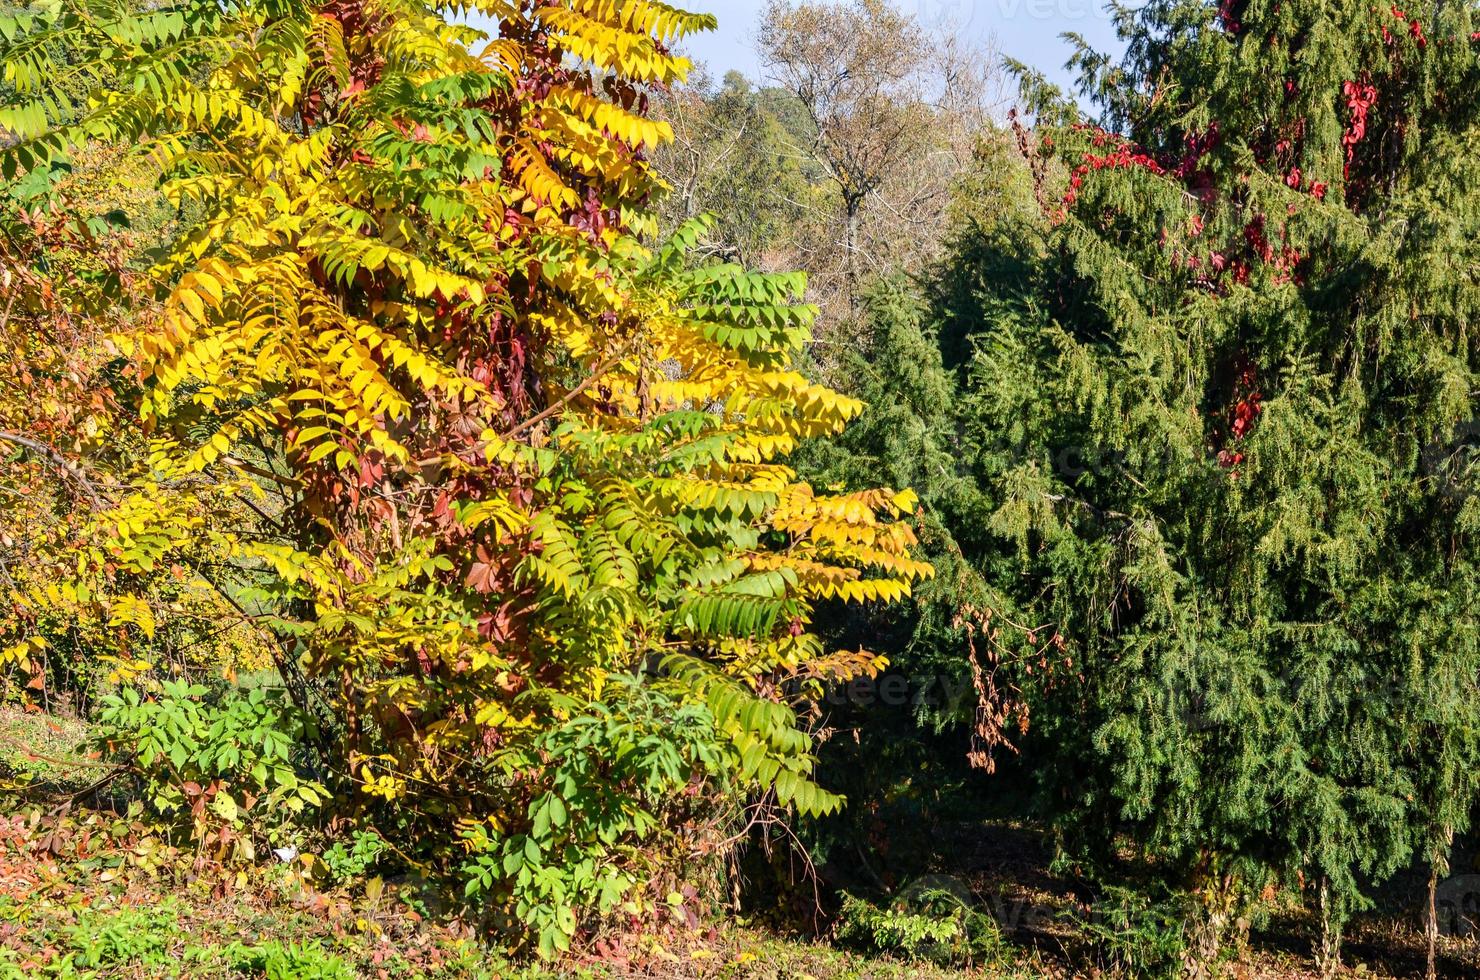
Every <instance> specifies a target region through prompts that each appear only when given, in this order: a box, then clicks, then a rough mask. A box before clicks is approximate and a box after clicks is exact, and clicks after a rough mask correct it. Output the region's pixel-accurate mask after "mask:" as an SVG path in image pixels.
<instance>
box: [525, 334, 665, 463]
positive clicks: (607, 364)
mask: <svg viewBox="0 0 1480 980" xmlns="http://www.w3.org/2000/svg"><path fill="white" fill-rule="evenodd" d="M636 343H637V339H636V338H633V339H632V340H629V341H628V342H627V343H626V344H623V345H622V348H621V349H620V350H618V351H617V352H616V353H615V354H613V355H611V356H610V357H608V358H607V359H606V360H604V361H602V362H601V363H600V364H598V365H596V367H595V368H593V369H592V371H591V374H590V375H589V376H587V378H586V380H585V381H582V382H581V383H580V384H578V385H576V386H575V387H574V388H572V389H571V390H570V391H567V392H566V393H565V395H564V396H563V397H561V398H559V399H557V400H556V401H554V402H552V403H551V404H550V407H549V408H547V409H545V410H544V411H543V412H540V413H539V414H538V415H535V416H532V417H530V418H527V419H525V420H524V421H523V422H520V423H519V424H518V425H516V426H514V428H512V429H510V430H509V431H508V432H505V433H503V435H501V436H499V438H501V439H512V438H514V437H515V436H517V435H519V434H520V433H522V432H528V431H529V430H530V429H532V428H534V427H535V426H537V425H539V424H540V423H541V422H543V421H545V419H548V418H549V417H550V416H552V415H555V414H556V413H558V412H559V411H560V410H561V409H562V408H564V407H565V406H566V405H569V404H570V403H571V402H572V401H573V400H575V399H576V398H579V397H580V396H581V394H582V393H583V392H585V390H586V389H587V388H589V387H591V386H592V385H593V384H595V383H596V382H597V381H598V380H599V379H600V378H601V376H602V375H603V374H605V373H606V372H607V371H609V370H611V369H612V367H613V366H614V365H615V364H616V363H617V362H618V361H620V360H621V359H622V358H624V357H626V356H627V355H628V354H629V353H631V352H632V348H633V347H634V346H635V345H636Z"/></svg>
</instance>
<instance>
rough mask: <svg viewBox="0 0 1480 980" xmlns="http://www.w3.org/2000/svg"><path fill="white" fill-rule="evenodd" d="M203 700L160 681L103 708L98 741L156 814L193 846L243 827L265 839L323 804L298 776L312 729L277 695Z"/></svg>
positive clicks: (196, 690)
mask: <svg viewBox="0 0 1480 980" xmlns="http://www.w3.org/2000/svg"><path fill="white" fill-rule="evenodd" d="M208 694H209V690H208V689H207V688H206V687H204V686H201V685H199V684H189V683H186V682H184V681H166V682H164V683H162V684H160V685H159V687H158V689H157V690H155V691H152V692H148V693H144V692H141V690H140V689H139V688H136V687H126V688H124V689H122V690H121V691H119V692H117V693H115V694H110V695H108V696H107V697H105V698H104V699H103V701H102V705H101V710H100V712H99V717H98V729H97V732H96V734H95V737H94V738H95V742H96V743H97V744H98V745H100V746H101V747H103V748H104V749H105V750H107V751H110V752H114V753H122V754H123V756H124V757H125V758H126V759H127V760H128V761H129V764H130V765H132V766H133V768H134V769H135V771H136V772H137V774H138V777H139V779H140V782H141V784H142V790H143V793H142V795H143V798H144V801H145V802H146V803H147V804H148V805H149V806H150V807H152V808H153V809H154V810H155V812H157V813H158V814H159V815H160V816H162V817H164V818H166V819H169V820H178V821H183V822H188V823H189V825H190V826H191V828H192V830H193V832H194V834H195V835H196V836H197V837H199V836H201V835H202V834H204V833H205V832H206V831H207V830H208V829H209V828H211V827H213V826H223V825H224V826H228V827H231V828H234V829H238V830H240V829H242V828H244V827H246V826H247V825H248V823H249V822H250V824H251V826H253V827H254V828H256V829H257V830H260V831H263V832H266V831H270V830H272V829H275V828H277V827H280V826H281V825H283V824H284V823H286V822H288V821H290V820H293V819H296V818H299V817H301V816H302V815H303V814H304V812H305V811H306V810H308V809H310V808H313V807H316V806H318V805H319V804H320V803H322V802H323V801H324V800H325V799H326V798H327V797H328V792H327V790H325V788H324V787H323V786H322V785H321V784H320V783H318V782H316V781H315V780H313V779H308V778H304V777H303V776H301V775H300V774H299V772H298V771H297V768H296V767H295V764H294V754H295V751H296V749H297V746H298V745H299V744H301V743H302V741H303V740H304V739H305V738H306V737H307V735H308V734H309V732H310V731H311V729H310V722H309V721H308V719H307V718H306V717H305V716H304V715H303V713H302V712H300V711H299V710H298V709H297V708H295V707H294V706H292V705H291V704H288V703H286V702H285V701H284V700H283V698H282V696H281V693H280V692H278V693H276V694H274V693H273V692H269V691H266V690H262V689H257V690H253V691H249V692H246V693H240V692H234V691H232V692H227V693H225V694H223V695H221V696H219V697H217V698H216V699H214V700H212V699H208V698H207V695H208ZM244 839H246V840H248V842H249V843H250V838H244ZM247 856H249V857H250V856H251V855H250V854H248V855H247Z"/></svg>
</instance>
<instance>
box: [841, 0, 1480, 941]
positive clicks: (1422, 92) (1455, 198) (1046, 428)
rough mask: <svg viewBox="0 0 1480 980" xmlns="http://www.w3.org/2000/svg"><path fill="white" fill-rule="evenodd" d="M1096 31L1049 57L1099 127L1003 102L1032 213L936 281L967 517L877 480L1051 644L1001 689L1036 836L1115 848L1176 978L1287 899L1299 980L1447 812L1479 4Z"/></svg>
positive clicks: (1149, 12) (1460, 761)
mask: <svg viewBox="0 0 1480 980" xmlns="http://www.w3.org/2000/svg"><path fill="white" fill-rule="evenodd" d="M1118 27H1119V31H1120V33H1121V36H1122V38H1123V40H1124V41H1125V42H1126V55H1125V57H1124V59H1123V60H1122V61H1120V62H1118V63H1116V62H1114V61H1112V60H1111V59H1108V58H1106V57H1103V56H1101V55H1098V54H1096V53H1095V52H1092V51H1089V50H1088V49H1085V50H1082V51H1081V52H1080V54H1079V55H1078V56H1077V57H1076V59H1075V61H1076V63H1077V64H1078V66H1079V67H1080V68H1082V69H1083V86H1084V94H1085V95H1086V96H1087V97H1089V98H1090V99H1091V100H1093V101H1095V102H1096V103H1097V105H1098V106H1099V108H1100V117H1099V124H1098V125H1092V124H1087V123H1085V122H1082V121H1080V120H1079V118H1078V113H1077V112H1076V110H1075V109H1074V108H1073V107H1072V106H1069V105H1067V104H1066V103H1065V102H1064V101H1063V100H1062V98H1061V97H1059V96H1058V94H1057V93H1055V92H1052V91H1050V90H1048V89H1047V88H1046V87H1045V86H1043V85H1042V84H1040V83H1038V82H1036V81H1035V80H1033V79H1031V78H1029V79H1027V81H1026V83H1025V86H1024V96H1025V101H1026V103H1027V104H1028V105H1029V106H1030V107H1031V108H1033V109H1034V110H1035V111H1036V116H1037V118H1036V120H1034V123H1035V125H1034V127H1033V128H1032V129H1030V128H1028V127H1027V126H1026V125H1023V124H1021V123H1018V124H1017V126H1016V133H1017V137H1018V140H1019V143H1020V146H1021V147H1022V149H1023V151H1024V156H1025V158H1026V160H1027V162H1028V164H1029V167H1030V170H1031V171H1032V173H1033V175H1034V181H1035V188H1034V199H1035V200H1036V201H1037V202H1038V203H1039V205H1040V206H1041V209H1042V211H1043V216H1044V219H1045V221H1044V223H1043V227H1042V229H1041V230H1040V231H1037V232H1034V231H1032V230H1031V229H1029V230H1028V232H1027V233H1026V234H1019V235H1014V236H1008V237H1007V238H1004V237H1003V236H1002V235H1001V234H1000V233H998V232H992V233H978V234H968V235H966V236H964V238H963V241H962V242H961V244H960V245H959V247H958V249H957V254H956V256H955V257H954V259H953V260H952V261H951V262H950V263H948V265H947V268H946V269H945V270H944V271H943V272H942V275H941V276H940V277H939V280H938V286H939V289H938V290H937V296H936V302H937V314H938V321H939V322H938V323H936V324H934V325H933V327H932V328H931V329H933V330H934V332H935V333H936V334H937V336H938V342H939V344H940V346H941V348H942V350H943V351H944V352H945V354H946V358H947V361H946V366H947V367H949V368H954V369H955V370H956V373H957V379H958V382H959V384H960V386H961V388H960V391H959V394H958V395H957V396H956V398H955V408H954V409H953V413H952V414H953V415H954V418H953V419H951V420H950V422H949V424H950V425H952V426H953V427H954V428H955V429H956V431H957V432H958V433H959V434H960V441H959V444H958V446H957V447H955V449H954V453H955V455H956V457H957V460H958V466H959V467H960V469H961V471H962V472H965V473H968V474H969V475H970V481H969V482H970V483H971V484H973V485H974V489H975V490H976V491H977V492H979V493H980V495H981V497H982V499H983V506H982V507H979V508H971V509H958V510H954V511H953V510H951V509H949V508H948V507H945V506H944V505H943V501H942V500H941V499H940V498H939V497H938V496H934V495H933V494H932V489H933V488H932V487H931V485H930V481H929V480H927V479H925V478H924V477H923V475H920V474H917V475H915V476H913V477H912V478H911V480H912V482H915V483H916V485H918V486H921V487H922V488H923V489H924V491H925V492H924V494H923V499H924V501H925V503H926V506H927V507H928V508H931V509H932V511H933V513H934V516H935V518H936V519H938V520H940V521H941V522H942V525H943V527H944V529H945V531H946V532H947V533H948V535H949V537H950V538H951V540H952V541H953V542H955V543H956V544H957V545H960V544H963V543H968V542H975V546H974V547H972V546H968V547H967V548H966V550H965V551H964V552H963V553H964V554H965V556H966V560H967V561H968V562H969V564H970V565H971V566H972V567H973V568H974V569H975V570H977V571H978V572H979V573H980V574H981V575H982V577H983V582H984V589H985V592H984V594H987V595H991V594H993V593H995V594H996V596H997V599H996V601H997V602H998V603H1000V605H999V607H998V609H997V613H998V615H999V617H1001V616H1002V615H1004V614H1010V615H1011V617H1012V618H1013V619H1014V620H1016V621H1019V622H1021V623H1022V624H1024V625H1025V626H1027V627H1030V628H1032V630H1033V633H1032V634H1030V635H1031V636H1032V639H1033V640H1034V641H1035V642H1036V643H1037V644H1038V647H1037V648H1035V649H1042V648H1043V643H1042V641H1043V640H1044V638H1045V637H1048V638H1050V639H1052V640H1053V642H1052V643H1051V644H1049V645H1048V648H1047V650H1046V651H1045V652H1044V653H1043V654H1041V655H1034V656H1029V657H1022V656H1020V657H1016V658H1006V659H1004V661H1003V663H1002V669H1004V670H1005V671H1007V675H1006V676H1005V677H1004V678H1003V680H1002V682H1001V684H1000V685H999V687H998V689H999V690H1005V689H1010V687H1011V686H1013V685H1016V686H1017V687H1018V688H1020V689H1021V690H1022V691H1023V692H1024V695H1025V696H1026V698H1027V699H1028V702H1029V709H1030V710H1029V715H1030V716H1031V718H1032V726H1031V734H1030V736H1029V744H1030V745H1031V751H1032V752H1033V753H1034V755H1035V766H1034V768H1035V771H1036V772H1037V773H1038V774H1039V779H1040V786H1041V789H1042V794H1043V796H1042V799H1043V803H1044V805H1045V808H1046V811H1047V812H1048V813H1049V814H1051V815H1052V816H1053V820H1054V823H1055V826H1056V829H1057V832H1058V837H1059V840H1060V842H1061V844H1062V846H1063V848H1064V849H1065V850H1066V852H1068V853H1069V854H1070V855H1071V856H1072V857H1074V858H1075V859H1076V860H1077V861H1078V862H1081V866H1082V867H1086V868H1096V867H1098V868H1100V869H1101V870H1109V869H1110V868H1111V867H1112V866H1113V865H1115V864H1117V863H1118V857H1119V856H1120V855H1123V854H1124V850H1123V848H1122V845H1123V844H1124V843H1125V842H1126V841H1130V842H1132V843H1133V844H1134V845H1135V850H1136V854H1137V857H1138V858H1139V859H1140V861H1141V862H1142V863H1143V864H1144V867H1146V868H1149V869H1151V870H1152V871H1153V872H1154V873H1155V874H1157V875H1159V876H1161V877H1162V878H1163V880H1164V881H1165V882H1166V883H1167V884H1169V885H1171V886H1173V887H1176V888H1179V889H1182V890H1183V893H1184V894H1185V895H1186V896H1187V897H1188V898H1189V900H1191V901H1192V902H1193V903H1194V904H1195V906H1196V907H1197V910H1198V914H1197V916H1196V918H1197V925H1198V927H1199V928H1198V929H1197V930H1196V935H1197V936H1198V937H1199V939H1200V941H1201V945H1200V949H1199V950H1197V952H1199V953H1201V954H1202V955H1203V956H1209V955H1212V953H1214V952H1216V950H1217V948H1218V946H1219V945H1220V943H1221V941H1222V939H1223V937H1224V936H1225V935H1226V932H1227V929H1228V927H1229V926H1230V924H1231V923H1233V922H1234V921H1236V918H1237V916H1236V912H1237V910H1238V909H1239V907H1240V905H1241V904H1242V903H1244V902H1245V901H1247V900H1248V899H1250V898H1251V897H1252V896H1254V895H1256V894H1258V893H1259V892H1260V891H1261V890H1263V889H1264V888H1265V887H1266V886H1268V885H1277V884H1284V885H1287V886H1289V887H1292V888H1297V889H1300V890H1301V892H1302V894H1303V895H1304V897H1305V899H1306V901H1307V902H1308V903H1309V904H1310V906H1311V907H1312V909H1313V910H1314V911H1315V912H1316V913H1317V914H1318V917H1319V920H1320V922H1321V924H1322V929H1321V935H1320V938H1319V940H1318V945H1317V954H1318V956H1319V958H1320V959H1321V960H1322V961H1323V964H1324V965H1325V966H1326V967H1328V968H1330V967H1332V966H1334V965H1335V963H1336V962H1337V961H1338V957H1339V943H1340V937H1341V932H1342V926H1343V923H1344V922H1345V921H1347V920H1348V918H1349V917H1350V915H1351V914H1353V913H1354V912H1355V911H1358V910H1360V909H1361V908H1362V907H1363V906H1364V905H1365V904H1367V901H1368V896H1370V893H1371V889H1372V887H1373V886H1374V884H1375V883H1377V882H1379V881H1380V880H1382V879H1384V878H1385V877H1387V876H1389V875H1391V874H1392V873H1393V872H1394V871H1395V870H1397V869H1399V868H1400V867H1403V866H1406V865H1407V864H1408V863H1409V862H1411V861H1421V862H1428V863H1429V864H1430V865H1431V866H1432V867H1433V869H1434V873H1435V875H1437V874H1440V873H1442V871H1443V868H1444V864H1445V858H1446V855H1447V850H1448V847H1449V842H1450V840H1451V839H1452V835H1453V834H1454V833H1455V832H1456V831H1458V830H1460V829H1462V828H1463V827H1464V826H1465V824H1466V821H1467V819H1468V816H1469V813H1470V811H1471V809H1472V806H1473V803H1474V798H1475V783H1474V777H1473V775H1472V774H1473V773H1474V771H1475V763H1476V760H1477V758H1480V743H1477V731H1480V724H1477V722H1480V717H1477V713H1480V697H1477V690H1476V684H1477V676H1480V656H1477V652H1480V651H1477V647H1476V621H1475V615H1474V611H1473V610H1474V602H1475V598H1476V595H1475V592H1476V566H1475V560H1476V551H1475V546H1474V538H1473V535H1474V533H1475V522H1476V518H1477V516H1480V504H1477V501H1476V500H1475V497H1474V493H1473V490H1474V486H1475V484H1474V475H1473V452H1472V449H1471V443H1472V442H1473V440H1472V439H1471V438H1470V436H1471V435H1472V427H1473V423H1472V422H1471V420H1472V419H1473V418H1474V417H1475V409H1476V405H1475V393H1476V390H1477V387H1476V376H1475V372H1476V368H1477V364H1480V361H1477V356H1480V350H1477V347H1476V339H1475V336H1474V332H1473V330H1472V328H1471V324H1472V322H1473V321H1474V320H1475V318H1476V315H1477V312H1480V283H1477V279H1476V269H1477V268H1480V207H1477V206H1476V204H1475V200H1474V195H1473V190H1472V189H1473V187H1474V186H1475V185H1476V182H1477V179H1480V127H1477V121H1480V103H1477V100H1476V99H1475V98H1474V97H1473V93H1474V92H1475V91H1477V90H1480V16H1477V8H1476V5H1475V4H1474V3H1470V2H1463V3H1456V2H1427V3H1419V4H1414V5H1409V6H1407V7H1406V8H1399V7H1396V6H1393V7H1388V6H1386V5H1384V6H1376V7H1375V6H1372V5H1369V4H1367V3H1355V2H1328V3H1309V4H1289V3H1277V2H1263V0H1249V2H1245V0H1228V2H1224V3H1221V4H1219V3H1210V2H1201V0H1154V2H1152V3H1150V4H1148V5H1146V6H1145V7H1143V8H1140V9H1139V10H1136V11H1129V10H1122V11H1120V12H1119V13H1118ZM1009 268H1010V269H1013V270H1014V272H1013V274H1011V275H1000V274H997V273H999V272H1000V271H1001V270H1003V269H1009ZM948 400H949V399H948ZM865 435H866V431H865V430H859V431H858V432H857V433H855V436H854V437H855V438H862V437H864V436H865ZM920 455H921V456H922V457H923V455H924V454H920ZM932 557H935V558H936V560H937V564H941V563H940V561H939V558H938V556H932ZM1004 558H1009V559H1010V560H1009V561H1004ZM950 580H951V578H950V570H949V569H948V568H946V567H945V566H944V565H942V575H941V578H940V582H941V583H945V582H948V581H950ZM932 596H934V597H936V598H937V599H939V598H940V590H938V589H937V590H935V591H933V592H932V593H931V594H930V595H926V596H922V601H927V602H928V601H930V600H931V597H932ZM942 601H944V600H942ZM927 620H928V617H922V623H923V622H926V621H927ZM999 621H1000V618H999ZM1044 630H1046V632H1043V631H1044Z"/></svg>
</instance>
